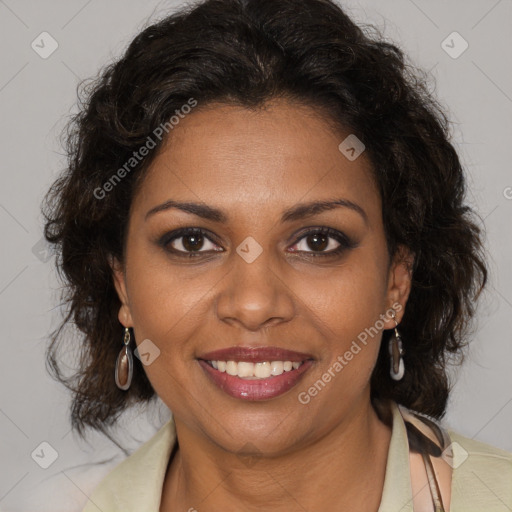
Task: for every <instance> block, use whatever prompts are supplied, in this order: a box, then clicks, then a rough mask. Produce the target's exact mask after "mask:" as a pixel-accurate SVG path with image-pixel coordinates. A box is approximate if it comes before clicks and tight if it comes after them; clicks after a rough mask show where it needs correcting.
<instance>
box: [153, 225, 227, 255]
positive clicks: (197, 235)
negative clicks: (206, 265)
mask: <svg viewBox="0 0 512 512" xmlns="http://www.w3.org/2000/svg"><path fill="white" fill-rule="evenodd" d="M160 245H162V246H163V247H164V248H165V249H167V250H168V251H170V252H174V253H181V254H183V255H187V256H195V254H194V253H205V252H211V251H216V252H218V251H223V249H222V248H219V246H218V245H216V244H214V243H213V242H212V241H211V240H210V238H209V237H208V236H207V233H206V232H205V231H204V230H202V229H200V228H183V229H179V230H177V231H173V232H172V233H169V234H167V235H165V236H164V237H163V238H162V239H161V241H160Z"/></svg>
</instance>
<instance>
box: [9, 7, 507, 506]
mask: <svg viewBox="0 0 512 512" xmlns="http://www.w3.org/2000/svg"><path fill="white" fill-rule="evenodd" d="M181 3H182V2H175V1H167V2H164V1H159V2H157V1H145V2H142V1H134V0H130V1H126V0H123V1H121V0H110V1H109V2H108V3H107V2H100V1H99V0H89V1H86V0H73V1H69V0H68V1H64V0H51V1H50V0H46V1H40V2H35V1H32V2H31V1H28V0H0V44H1V48H2V53H1V55H2V58H1V66H0V108H1V120H2V122H1V125H0V136H1V138H0V140H1V143H0V144H1V147H2V153H1V155H2V159H1V164H0V165H1V173H0V179H1V186H0V227H1V233H2V260H1V261H2V265H1V267H0V315H1V316H0V318H1V323H0V330H1V348H2V351H1V356H0V357H1V363H0V364H1V372H0V439H1V443H0V464H1V467H0V509H1V510H3V511H4V512H5V511H28V510H30V511H38V512H42V511H52V512H59V511H66V512H73V511H80V510H81V509H82V507H83V506H84V504H85V502H86V500H87V495H88V494H89V493H90V492H91V490H92V489H93V487H94V486H95V485H96V484H97V483H98V481H99V480H100V479H101V478H102V477H103V476H104V475H105V474H106V472H107V471H108V470H109V469H111V468H112V467H113V466H115V465H116V464H117V463H118V462H119V461H120V460H122V458H123V455H122V453H121V452H120V451H119V449H118V448H116V447H115V446H114V445H113V444H112V443H111V442H109V441H108V440H106V439H105V438H103V437H102V436H99V435H91V436H90V438H89V442H88V443H85V442H82V441H80V440H79V439H78V438H77V437H76V435H75V434H74V433H72V432H70V425H69V420H68V405H69V397H68V395H67V393H66V391H65V390H64V389H63V388H62V386H60V385H59V384H57V383H55V382H54V381H52V380H51V378H50V377H49V376H48V375H47V373H46V370H45V366H44V350H45V347H46V338H45V336H46V335H47V333H48V332H49V331H50V330H51V329H52V328H54V327H55V326H56V325H57V322H58V319H59V316H58V315H59V308H58V282H57V280H56V277H55V272H54V269H53V263H54V258H53V257H51V256H50V255H49V254H47V253H45V250H44V246H42V245H41V244H40V240H41V236H42V232H41V220H42V219H41V216H40V213H39V207H40V202H41V198H42V195H43V194H44V192H45V191H46V189H47V188H48V186H49V185H50V183H51V182H52V181H53V179H54V178H55V176H56V175H57V173H58V172H59V171H60V169H61V168H62V167H63V166H64V165H65V161H64V158H63V155H62V149H61V147H60V145H59V133H60V131H61V130H62V128H63V126H64V123H65V121H66V118H67V116H68V115H69V114H70V113H71V112H73V111H74V110H75V108H76V107H75V106H74V104H75V98H76V93H75V90H76V85H77V83H78V81H79V79H82V78H86V77H89V76H92V75H94V74H95V73H96V72H97V70H98V69H99V68H100V66H102V65H104V64H106V63H107V62H110V61H111V60H112V59H113V58H114V57H116V56H118V55H119V54H120V52H121V51H122V50H123V49H124V48H125V46H126V44H127V43H128V42H129V41H130V39H131V38H132V37H133V36H134V35H135V34H136V32H137V31H139V30H140V29H141V28H142V27H143V26H144V25H145V23H146V21H147V19H148V17H149V16H151V15H153V16H157V17H158V16H160V15H161V14H163V13H165V12H166V11H167V10H169V9H171V10H172V8H173V7H174V6H176V5H180V4H181ZM343 5H344V6H345V7H346V8H347V11H348V13H349V14H351V15H352V16H353V17H354V18H355V19H356V20H357V21H364V22H368V23H375V24H376V25H377V26H379V27H380V28H382V29H384V33H385V35H386V36H387V37H388V38H390V39H392V40H393V41H394V42H396V43H398V44H399V45H400V46H401V47H402V48H403V49H404V50H405V51H406V52H407V53H408V54H409V55H410V57H411V59H412V60H413V62H414V63H416V64H417V65H418V66H420V67H422V68H424V69H426V70H431V73H432V75H433V78H434V79H435V81H436V82H435V83H436V85H435V87H436V93H437V96H438V97H439V98H440V99H441V101H442V103H443V104H444V105H445V107H446V110H447V112H448V115H449V117H450V119H451V120H452V122H453V124H452V130H453V142H454V144H455V145H456V147H457V148H458V150H459V152H460V156H461V158H462V160H463V162H464V164H465V166H466V169H467V171H468V178H469V186H470V195H469V199H470V202H471V204H472V205H474V206H475V207H476V208H477V210H478V211H479V212H480V214H481V216H482V218H483V219H484V222H485V228H486V230H487V246H488V249H489V252H490V255H491V259H490V262H489V263H490V266H491V283H490V285H489V287H488V292H487V294H486V295H485V297H484V300H483V301H482V303H481V308H480V310H479V317H478V325H477V329H476V331H475V333H474V342H473V343H472V349H471V352H470V355H469V357H468V360H467V362H466V365H465V366H464V367H463V369H462V370H460V371H459V372H458V376H457V378H458V380H457V384H456V386H455V388H454V390H453V394H452V397H451V401H450V404H449V412H448V414H447V417H446V422H445V423H446V424H447V425H448V426H450V427H451V428H454V429H455V430H458V431H459V432H460V433H462V434H463V435H466V436H468V437H472V438H475V439H478V440H481V441H485V442H487V443H490V444H493V445H495V446H498V447H501V448H503V449H505V450H508V451H512V428H511V425H512V343H510V332H511V327H512V322H511V318H512V291H511V288H512V265H511V263H512V258H511V254H512V242H511V238H510V216H511V213H512V173H511V171H510V165H511V164H510V162H511V161H512V151H511V147H512V142H511V141H512V116H511V113H512V83H511V82H512V80H511V78H512V73H511V68H510V62H511V59H510V57H511V55H510V53H511V52H510V49H511V48H512V35H511V30H510V24H511V21H512V1H511V0H478V1H477V0H473V1H467V0H457V1H455V0H451V1H450V2H446V1H441V0H439V1H431V0H429V1H427V0H392V1H389V0H388V1H387V2H381V1H378V0H364V1H363V0H359V1H358V0H346V1H344V2H343ZM43 31H46V32H48V33H49V34H51V36H52V37H53V38H54V39H55V40H56V41H57V43H58V48H57V50H56V51H55V52H54V53H53V54H52V55H50V56H49V57H48V58H46V59H43V58H41V57H40V56H39V55H38V54H37V53H36V51H34V49H33V48H32V47H31V43H32V41H34V40H36V42H37V41H38V40H40V39H39V38H38V36H39V34H41V33H42V32H43ZM454 31H456V32H458V33H459V34H460V35H461V36H462V37H463V38H464V40H466V41H467V42H468V44H469V47H468V49H467V50H466V51H465V52H464V53H462V54H461V55H460V56H458V57H457V58H453V57H452V56H450V55H449V54H448V53H447V52H446V51H445V49H444V48H443V46H442V43H443V41H444V40H445V39H446V38H447V37H448V36H449V35H450V34H451V33H452V32H454ZM452 39H453V37H452ZM447 41H448V42H447V44H448V45H450V46H453V49H452V50H451V51H452V52H453V51H458V50H459V49H460V48H461V40H458V39H457V38H455V39H454V42H453V43H452V42H451V39H450V38H449V39H448V40H447ZM46 42H47V43H46V44H45V48H46V49H48V48H49V40H46ZM157 405H158V406H157V407H155V408H153V409H151V410H149V411H147V414H146V413H145V412H144V411H132V412H130V413H129V414H127V415H125V416H124V417H123V421H122V422H121V427H120V429H119V437H120V439H121V441H122V442H124V444H125V445H126V446H127V447H128V448H129V449H133V448H135V447H136V446H137V445H138V444H139V443H140V442H142V441H143V440H145V439H148V438H149V437H150V436H151V435H152V434H153V433H154V432H155V431H156V430H157V428H158V427H159V426H160V425H161V424H162V422H163V421H165V420H166V419H167V418H168V416H169V412H168V411H167V410H166V408H165V406H163V405H162V404H157ZM41 442H48V443H49V444H50V445H51V446H52V447H53V448H54V449H55V450H56V451H57V453H58V457H57V459H56V460H55V462H54V463H53V464H52V465H51V466H50V467H49V468H48V469H43V468H41V467H40V466H39V465H38V464H36V462H35V460H34V459H36V457H34V459H33V458H32V457H31V454H32V453H33V452H34V450H36V453H41V452H40V450H41V448H40V447H39V446H40V443H41ZM38 447H39V448H38ZM38 450H39V451H38ZM43 453H45V455H44V456H45V457H48V453H49V451H48V450H46V451H45V452H43ZM42 458H43V457H40V460H41V459H42ZM99 461H107V463H105V464H103V465H96V464H95V463H96V462H99Z"/></svg>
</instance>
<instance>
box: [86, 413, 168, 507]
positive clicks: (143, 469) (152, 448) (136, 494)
mask: <svg viewBox="0 0 512 512" xmlns="http://www.w3.org/2000/svg"><path fill="white" fill-rule="evenodd" d="M175 442H176V430H175V425H174V421H173V419H172V418H171V419H170V420H169V421H167V423H165V425H163V426H162V427H161V428H160V430H159V431H158V432H157V433H156V434H155V435H154V436H153V437H151V439H149V440H148V441H146V442H145V443H144V444H142V445H141V446H140V447H139V448H138V449H137V450H136V451H135V452H134V453H132V454H131V455H130V456H129V457H127V458H126V459H125V460H123V461H122V462H121V463H120V464H118V465H117V466H116V467H115V468H114V469H113V470H112V471H111V472H110V473H109V474H108V475H107V476H106V477H105V478H104V479H103V480H102V481H101V482H100V483H99V485H98V486H97V487H96V489H95V490H94V492H93V493H92V495H91V496H90V498H89V500H88V502H87V504H86V506H85V508H84V509H83V512H93V511H94V512H97V510H98V507H99V508H100V510H108V511H109V512H115V511H123V512H130V511H134V512H135V511H137V512H140V510H153V509H155V510H158V507H159V503H160V498H161V493H162V486H163V481H164V477H165V473H166V470H167V464H168V462H169V457H170V454H171V451H172V448H173V446H174V444H175Z"/></svg>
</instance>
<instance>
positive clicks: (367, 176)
mask: <svg viewBox="0 0 512 512" xmlns="http://www.w3.org/2000/svg"><path fill="white" fill-rule="evenodd" d="M348 135H350V132H342V131H341V130H335V129H333V126H332V123H330V122H327V120H326V119H325V118H324V117H322V114H320V112H319V111H318V110H316V109H315V108H314V107H308V106H304V105H299V104H296V103H291V102H289V101H285V100H279V101H274V102H272V103H268V104H266V105H265V107H264V108H263V109H258V110H249V109H246V108H244V107H239V106H230V105H225V104H211V105H208V106H205V107H204V108H201V106H199V107H196V109H195V110H193V111H192V113H190V114H188V115H186V116H185V117H184V118H182V119H180V121H179V123H178V124H177V125H175V127H174V128H173V130H172V131H170V134H169V136H168V138H167V140H166V141H165V143H164V145H163V146H162V147H161V149H160V151H159V154H158V155H157V156H156V158H155V159H154V160H153V162H152V164H151V166H150V168H149V169H148V171H147V175H146V177H145V179H144V181H143V183H142V186H141V189H140V193H139V194H138V197H137V199H136V201H135V203H136V204H135V205H134V206H137V207H140V208H144V207H146V208H148V209H149V208H151V207H152V206H154V205H155V204H157V203H158V202H165V201H167V200H169V199H170V198H172V199H177V200H190V201H202V202H205V203H207V204H210V205H213V204H214V205H216V206H219V207H220V208H223V209H224V208H226V209H237V208H240V209H244V208H245V209H251V208H255V207H258V206H260V207H261V205H265V206H266V207H268V208H273V207H274V206H275V207H276V208H278V209H279V210H282V207H284V206H291V205H293V204H296V203H297V202H300V201H311V200H316V199H332V198H333V197H341V196H345V197H346V198H347V199H350V200H353V201H354V202H359V203H360V204H361V206H363V205H364V207H365V209H366V210H368V209H370V208H376V209H377V210H378V209H379V208H380V199H379V194H378V191H377V188H376V186H375V183H374V180H373V177H372V173H371V164H370V162H369V160H368V159H367V157H366V155H365V154H364V152H363V153H362V154H361V155H360V156H359V157H358V158H357V159H356V160H353V161H350V160H349V159H347V158H346V157H345V156H344V155H343V154H342V153H341V152H340V150H339V148H338V146H339V144H340V143H341V142H342V141H343V140H344V139H345V138H346V137H347V136H348ZM370 213H371V212H370Z"/></svg>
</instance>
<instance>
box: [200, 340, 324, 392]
mask: <svg viewBox="0 0 512 512" xmlns="http://www.w3.org/2000/svg"><path fill="white" fill-rule="evenodd" d="M197 360H198V362H199V364H200V366H201V368H202V369H203V370H204V371H205V373H206V375H207V376H208V378H209V381H210V382H211V383H213V384H214V385H215V386H216V387H217V388H219V389H220V390H222V391H224V392H225V393H227V394H228V395H230V396H232V397H234V398H240V399H243V400H268V399H271V398H275V397H277V396H280V395H282V394H284V393H286V392H287V391H289V390H290V389H291V388H292V387H294V386H295V385H296V384H297V383H298V382H299V380H301V379H302V377H303V375H304V373H305V372H306V371H307V370H308V369H310V368H311V366H312V365H313V363H314V358H313V357H312V356H311V355H310V354H305V353H301V352H295V351H290V350H285V349H280V348H277V347H260V348H249V347H231V348H229V349H222V350H217V351H214V352H209V353H207V354H203V355H201V356H200V357H199V358H197Z"/></svg>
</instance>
